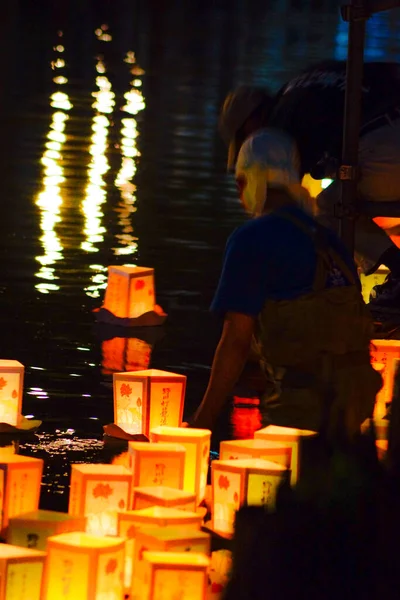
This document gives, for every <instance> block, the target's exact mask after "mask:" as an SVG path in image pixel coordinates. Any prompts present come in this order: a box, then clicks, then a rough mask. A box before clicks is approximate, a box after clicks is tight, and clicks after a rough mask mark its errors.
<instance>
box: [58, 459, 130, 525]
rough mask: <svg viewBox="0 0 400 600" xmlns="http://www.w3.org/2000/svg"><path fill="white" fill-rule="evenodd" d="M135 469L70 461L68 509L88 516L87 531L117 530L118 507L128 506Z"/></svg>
mask: <svg viewBox="0 0 400 600" xmlns="http://www.w3.org/2000/svg"><path fill="white" fill-rule="evenodd" d="M131 488H132V473H131V472H130V471H129V469H126V468H125V467H122V466H120V465H101V464H93V465H80V464H79V465H77V464H75V465H71V489H70V495H69V507H68V512H69V514H70V515H77V516H83V517H87V525H86V531H87V533H91V534H95V535H115V534H116V533H117V511H119V510H124V509H127V508H128V506H129V501H130V495H131Z"/></svg>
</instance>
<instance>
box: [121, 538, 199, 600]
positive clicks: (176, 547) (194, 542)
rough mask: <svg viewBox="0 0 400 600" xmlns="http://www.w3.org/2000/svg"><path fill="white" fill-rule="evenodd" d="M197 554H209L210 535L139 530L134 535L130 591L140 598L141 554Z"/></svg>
mask: <svg viewBox="0 0 400 600" xmlns="http://www.w3.org/2000/svg"><path fill="white" fill-rule="evenodd" d="M147 551H151V552H198V553H201V554H206V555H209V554H210V534H208V533H204V532H202V531H196V530H194V529H185V528H183V527H180V528H175V529H174V528H173V527H158V528H156V529H151V528H148V527H144V528H140V529H139V530H137V532H136V535H135V555H134V558H133V564H132V572H133V581H132V591H133V594H134V596H137V597H141V596H140V595H138V592H139V591H140V590H141V589H142V585H143V581H142V575H143V562H142V561H143V552H147Z"/></svg>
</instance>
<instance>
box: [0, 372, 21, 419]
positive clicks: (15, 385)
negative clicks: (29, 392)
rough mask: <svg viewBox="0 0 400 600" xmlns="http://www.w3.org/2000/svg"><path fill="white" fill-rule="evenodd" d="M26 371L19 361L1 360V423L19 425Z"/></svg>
mask: <svg viewBox="0 0 400 600" xmlns="http://www.w3.org/2000/svg"><path fill="white" fill-rule="evenodd" d="M24 370H25V368H24V365H21V363H20V362H18V361H17V360H0V423H8V424H9V425H14V426H15V427H18V425H19V422H20V419H21V410H22V391H23V385H24Z"/></svg>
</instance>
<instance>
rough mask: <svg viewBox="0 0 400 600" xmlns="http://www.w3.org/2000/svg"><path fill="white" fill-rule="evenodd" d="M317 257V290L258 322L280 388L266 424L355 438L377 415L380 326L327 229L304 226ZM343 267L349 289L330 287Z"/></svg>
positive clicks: (268, 368)
mask: <svg viewBox="0 0 400 600" xmlns="http://www.w3.org/2000/svg"><path fill="white" fill-rule="evenodd" d="M279 214H280V216H282V217H284V218H286V219H289V220H290V221H292V222H293V223H294V224H295V225H296V226H297V227H299V228H301V229H302V230H303V231H304V232H305V233H306V234H307V235H309V236H310V237H311V238H312V240H313V243H314V245H315V250H316V253H317V267H316V271H315V279H314V284H313V291H312V292H311V293H308V294H306V295H304V296H301V297H299V298H296V299H294V300H280V301H273V300H268V301H267V302H266V303H265V305H264V307H263V310H262V311H261V313H260V315H259V318H258V327H257V332H256V336H255V338H256V344H257V348H258V352H259V355H260V356H261V359H260V362H261V367H262V368H263V370H264V372H265V374H266V376H267V378H268V379H269V381H270V382H272V384H273V391H272V393H270V394H268V395H266V397H264V398H263V400H262V403H261V411H262V416H263V422H264V424H265V425H266V424H270V423H272V424H275V425H282V426H287V427H296V428H300V429H311V430H314V431H321V429H322V428H324V430H325V431H327V432H328V435H333V434H334V435H337V433H338V432H339V431H340V432H341V434H343V433H346V434H347V436H349V437H352V436H353V435H354V434H355V433H357V432H359V431H360V425H361V423H362V422H363V421H364V420H365V419H366V418H368V417H371V416H372V412H373V408H374V403H375V397H376V394H377V392H378V391H379V389H380V387H381V385H382V383H381V381H382V380H381V376H380V375H379V374H378V373H377V372H376V371H375V370H374V369H373V367H372V366H371V364H370V352H369V346H370V342H371V338H372V335H373V321H372V319H371V316H370V314H369V311H368V308H367V306H366V305H365V303H364V301H363V298H362V295H361V289H360V286H359V285H358V281H357V280H356V278H355V276H354V275H353V273H352V272H351V270H350V269H349V268H348V266H347V265H346V264H345V262H344V261H343V259H342V258H341V257H340V256H339V255H338V254H337V252H335V250H334V249H333V248H332V247H331V246H330V244H329V243H328V241H327V239H326V236H325V233H324V232H325V229H324V228H323V227H321V226H319V225H318V224H317V223H315V228H313V227H311V226H309V225H307V224H305V223H303V222H302V221H300V220H298V219H296V218H295V217H293V216H292V215H290V214H288V213H286V212H285V211H279ZM332 264H335V265H336V266H337V267H338V268H339V269H340V271H341V272H342V273H343V275H344V276H345V277H346V279H347V280H348V281H349V282H350V285H347V286H340V287H339V286H338V287H331V288H327V287H326V281H327V277H328V274H329V271H330V269H331V267H332Z"/></svg>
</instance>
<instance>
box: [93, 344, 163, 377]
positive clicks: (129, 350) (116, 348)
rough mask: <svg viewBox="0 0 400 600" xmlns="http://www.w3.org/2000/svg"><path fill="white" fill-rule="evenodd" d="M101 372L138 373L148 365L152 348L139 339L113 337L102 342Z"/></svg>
mask: <svg viewBox="0 0 400 600" xmlns="http://www.w3.org/2000/svg"><path fill="white" fill-rule="evenodd" d="M101 347H102V354H103V362H102V365H103V372H104V373H114V372H115V371H139V370H142V369H147V368H148V366H149V364H150V358H151V351H152V346H151V345H150V344H148V343H147V342H145V341H144V340H141V339H139V338H120V337H115V338H112V339H111V340H104V341H103V342H102V345H101Z"/></svg>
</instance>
